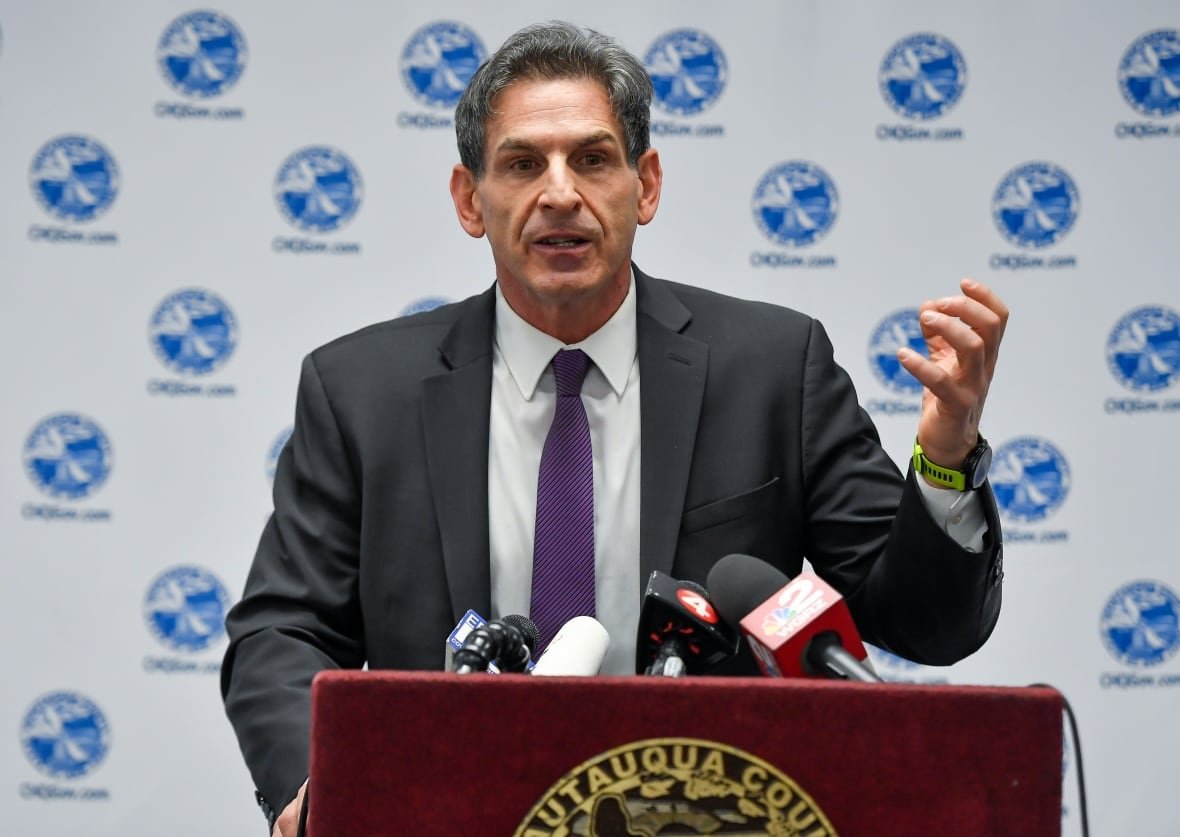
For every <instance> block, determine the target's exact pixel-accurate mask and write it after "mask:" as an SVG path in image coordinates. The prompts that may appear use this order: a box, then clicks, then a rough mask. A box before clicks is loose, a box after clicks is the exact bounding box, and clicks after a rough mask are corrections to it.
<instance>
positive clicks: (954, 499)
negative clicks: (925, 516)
mask: <svg viewBox="0 0 1180 837" xmlns="http://www.w3.org/2000/svg"><path fill="white" fill-rule="evenodd" d="M914 478H915V479H916V480H917V482H918V490H919V491H920V492H921V493H922V501H923V502H924V503H925V504H926V510H927V511H929V512H930V517H932V518H933V519H934V522H935V523H936V524H938V525H939V526H940V527H941V528H942V530H943V531H944V532H946V533H947V534H948V535H949V536H950V537H951V539H952V540H953V541H955V543H957V544H958V545H959V546H961V547H963V549H965V550H967V551H968V552H982V551H983V536H984V535H986V534H987V517H986V516H985V515H984V513H983V504H982V503H980V502H979V497H977V496H976V493H975V492H974V491H952V490H950V489H946V488H935V487H934V486H933V485H931V484H930V483H928V482H926V480H924V479H922V477H920V476H917V475H915V477H914Z"/></svg>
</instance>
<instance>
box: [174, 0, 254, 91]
mask: <svg viewBox="0 0 1180 837" xmlns="http://www.w3.org/2000/svg"><path fill="white" fill-rule="evenodd" d="M156 60H157V61H158V62H159V64H160V72H161V73H162V74H163V75H164V79H165V80H166V81H167V82H168V83H169V84H170V85H172V87H173V88H175V89H176V90H177V91H178V92H180V93H183V94H184V95H186V96H196V97H199V98H202V99H205V98H209V97H210V96H220V95H221V94H222V93H224V92H225V91H226V90H229V88H231V87H233V86H234V85H235V84H236V83H237V81H238V79H239V78H241V77H242V71H243V70H245V69H246V39H245V38H243V37H242V31H241V30H240V29H238V27H237V24H235V23H234V22H233V21H232V20H230V19H229V18H228V17H226V16H225V15H223V14H220V13H218V12H209V11H200V12H189V13H188V14H186V15H181V16H180V17H178V18H176V20H174V21H172V23H170V24H169V25H168V28H167V29H165V30H164V34H163V35H161V36H160V43H159V44H158V45H157V46H156Z"/></svg>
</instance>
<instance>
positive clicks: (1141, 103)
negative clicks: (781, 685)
mask: <svg viewBox="0 0 1180 837" xmlns="http://www.w3.org/2000/svg"><path fill="white" fill-rule="evenodd" d="M1119 89H1121V90H1122V91H1123V98H1124V99H1126V100H1127V102H1128V103H1129V104H1130V105H1131V107H1133V108H1135V110H1137V111H1139V112H1140V113H1142V114H1143V115H1144V116H1171V115H1172V114H1174V113H1176V112H1178V111H1180V32H1177V31H1176V30H1175V29H1158V30H1156V31H1155V32H1149V33H1148V34H1146V35H1144V36H1143V37H1141V38H1139V40H1137V41H1135V43H1133V44H1131V46H1130V47H1129V48H1128V49H1127V51H1126V52H1125V53H1124V54H1123V60H1122V61H1121V62H1119Z"/></svg>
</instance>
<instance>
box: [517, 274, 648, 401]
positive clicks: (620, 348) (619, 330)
mask: <svg viewBox="0 0 1180 837" xmlns="http://www.w3.org/2000/svg"><path fill="white" fill-rule="evenodd" d="M495 339H496V346H497V348H499V350H500V355H501V356H502V357H503V358H504V362H505V363H506V364H507V366H508V371H509V373H511V375H512V380H513V381H515V382H516V386H517V388H518V389H519V390H520V394H521V395H522V396H523V397H524V399H525V400H526V401H531V400H532V399H533V394H534V393H535V392H536V391H537V384H538V383H540V381H541V376H542V375H543V374H544V373H545V369H546V368H547V367H548V366H549V362H550V361H551V360H553V356H554V355H555V354H557V352H558V351H559V350H561V349H581V350H582V351H584V352H585V353H586V354H587V355H589V356H590V360H592V361H593V362H594V365H595V366H596V367H598V370H599V371H600V372H601V373H602V375H603V377H604V378H606V380H607V383H609V384H610V386H611V389H613V390H614V391H615V395H617V396H619V397H622V395H623V391H624V390H625V389H626V388H627V379H628V378H629V377H630V376H631V366H632V365H633V364H634V362H635V355H636V352H637V351H638V349H637V341H636V337H635V271H634V270H632V271H631V283H630V285H628V286H627V296H626V297H624V298H623V302H622V304H621V305H620V306H619V307H618V310H616V311H615V313H614V314H612V315H611V318H610V319H609V320H607V321H606V322H605V323H603V324H602V327H601V328H599V329H598V331H596V332H594V333H593V334H591V335H590V336H589V337H587V338H586V339H585V340H582V341H581V342H579V343H574V344H572V345H568V346H567V345H566V344H564V343H562V342H561V341H560V340H558V339H557V338H556V337H552V336H550V335H548V334H546V333H545V332H543V331H541V330H540V329H537V328H535V327H534V326H532V325H531V324H529V323H528V322H526V321H525V320H524V319H523V318H522V317H521V316H520V315H519V314H517V313H516V312H515V311H513V310H512V306H510V305H509V304H508V300H506V299H505V298H504V293H503V291H501V290H500V284H499V283H498V282H497V283H496V338H495Z"/></svg>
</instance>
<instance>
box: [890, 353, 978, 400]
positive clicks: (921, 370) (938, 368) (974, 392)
mask: <svg viewBox="0 0 1180 837" xmlns="http://www.w3.org/2000/svg"><path fill="white" fill-rule="evenodd" d="M897 359H898V361H899V362H900V363H901V365H902V366H903V367H905V370H906V371H907V372H909V373H910V374H911V375H913V376H914V377H915V378H917V379H918V382H919V383H920V384H922V386H924V387H925V388H926V389H928V390H929V391H930V394H931V395H933V396H934V397H935V398H937V399H938V400H939V401H941V402H942V403H943V404H945V405H946V406H947V407H949V408H951V409H952V411H953V412H954V413H956V414H962V415H969V414H971V413H972V412H973V410H974V408H975V407H976V404H977V402H978V400H979V397H980V392H979V389H978V388H977V387H976V386H971V385H967V386H965V385H964V384H963V382H962V380H961V379H960V376H958V375H956V374H955V372H956V370H955V369H953V368H952V369H947V368H946V367H944V366H943V365H942V364H939V363H935V362H934V361H932V360H927V359H926V358H924V357H922V356H921V355H920V354H918V353H917V352H915V351H913V350H912V349H901V350H900V351H898V353H897ZM985 386H986V385H985Z"/></svg>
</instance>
